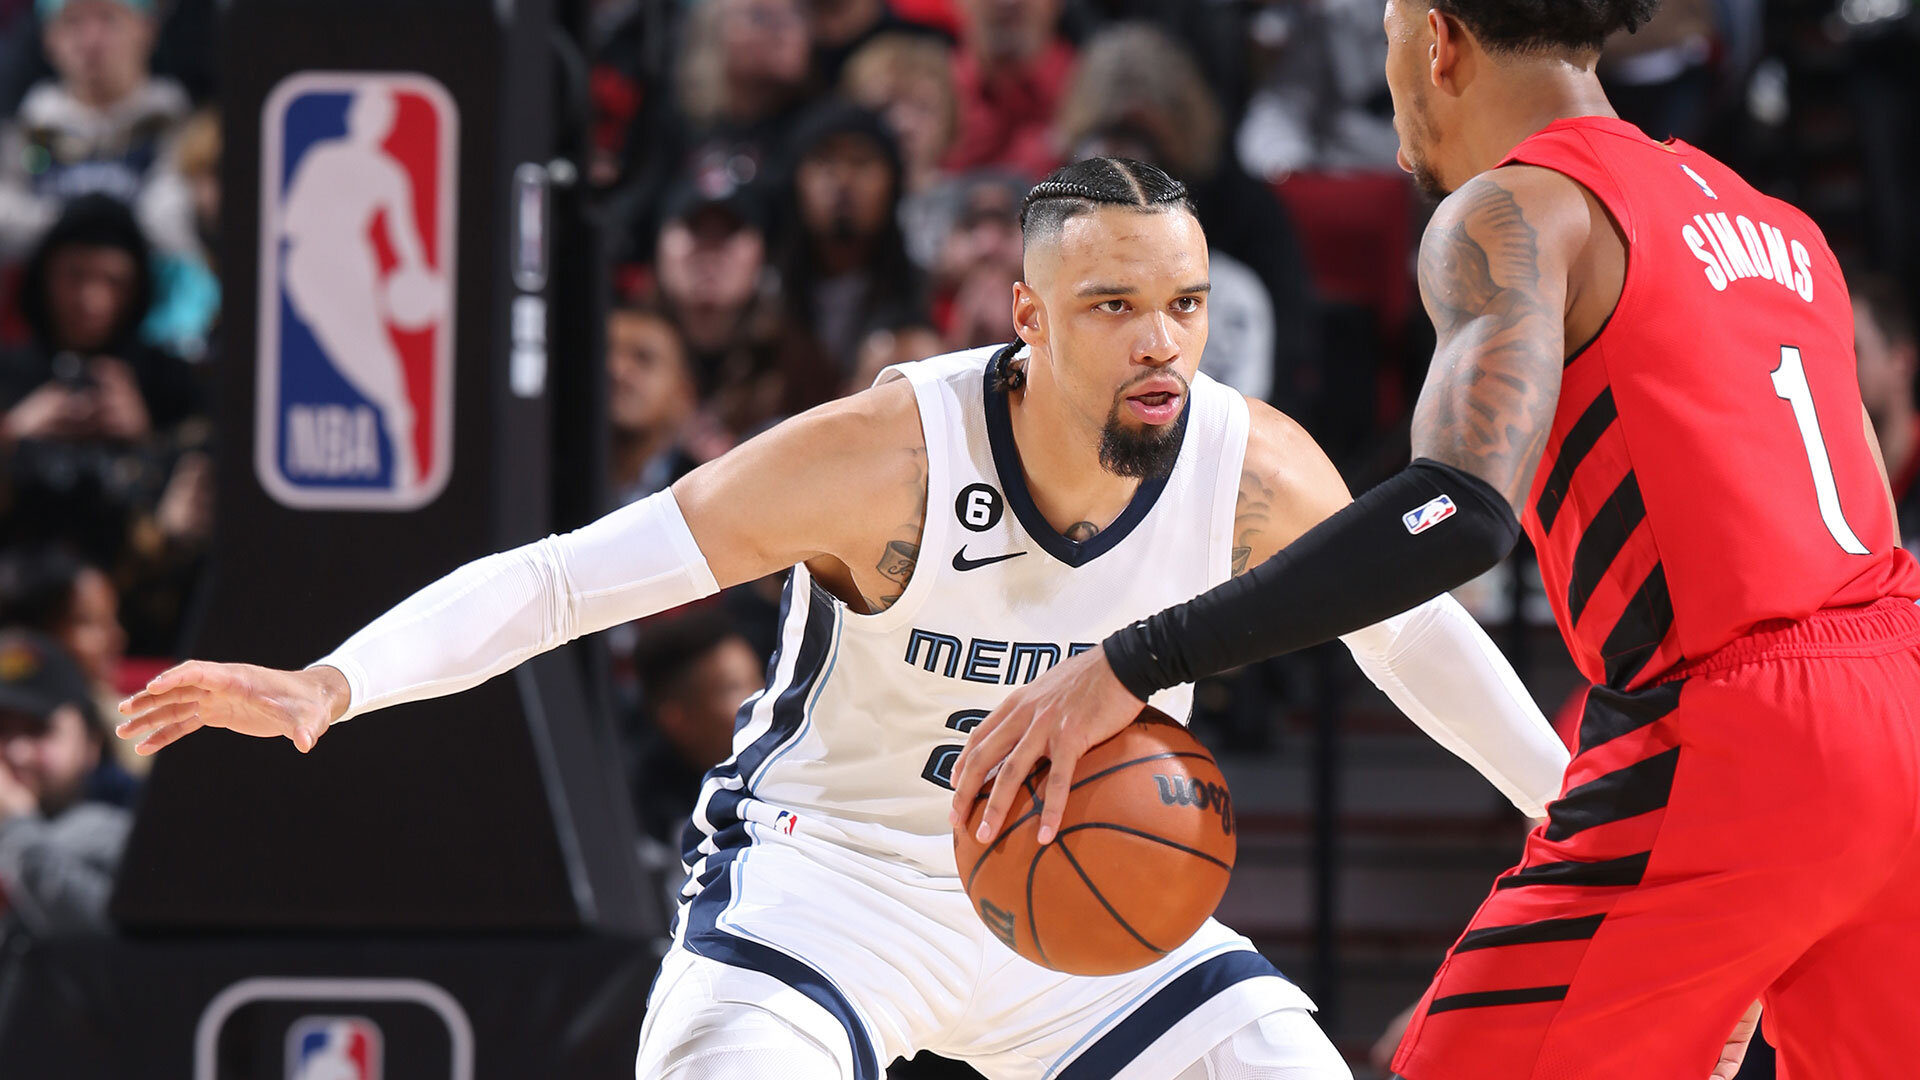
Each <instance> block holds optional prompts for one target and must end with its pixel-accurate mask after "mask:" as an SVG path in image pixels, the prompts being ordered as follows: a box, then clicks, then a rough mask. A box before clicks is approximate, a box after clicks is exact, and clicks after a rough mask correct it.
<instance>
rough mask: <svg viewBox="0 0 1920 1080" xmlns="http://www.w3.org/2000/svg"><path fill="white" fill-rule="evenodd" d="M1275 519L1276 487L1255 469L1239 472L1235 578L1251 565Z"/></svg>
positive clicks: (1235, 519)
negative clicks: (1256, 545)
mask: <svg viewBox="0 0 1920 1080" xmlns="http://www.w3.org/2000/svg"><path fill="white" fill-rule="evenodd" d="M1272 519H1273V485H1272V484H1269V483H1268V482H1267V479H1266V477H1264V476H1262V475H1260V473H1258V472H1256V471H1254V470H1253V469H1242V470H1241V472H1240V498H1239V501H1238V503H1237V505H1236V509H1235V510H1234V513H1233V576H1234V577H1239V576H1240V575H1241V574H1244V573H1246V572H1247V568H1248V567H1249V566H1251V565H1252V559H1253V547H1254V544H1255V543H1256V542H1257V541H1258V538H1259V537H1260V535H1261V534H1262V533H1264V532H1266V531H1267V528H1268V526H1269V525H1271V524H1272Z"/></svg>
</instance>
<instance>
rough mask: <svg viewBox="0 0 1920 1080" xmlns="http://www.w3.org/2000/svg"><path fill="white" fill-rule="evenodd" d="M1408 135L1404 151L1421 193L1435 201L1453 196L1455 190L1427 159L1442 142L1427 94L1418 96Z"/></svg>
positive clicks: (1404, 140) (1405, 138)
mask: <svg viewBox="0 0 1920 1080" xmlns="http://www.w3.org/2000/svg"><path fill="white" fill-rule="evenodd" d="M1406 126H1407V135H1406V137H1404V138H1402V139H1401V140H1400V147H1401V148H1400V152H1401V153H1402V154H1405V155H1406V158H1407V164H1409V165H1411V166H1413V183H1414V186H1416V187H1418V188H1419V189H1420V193H1421V194H1422V195H1425V196H1426V197H1427V198H1429V199H1432V200H1433V201H1434V202H1439V201H1440V200H1442V199H1444V198H1446V197H1447V196H1449V195H1451V194H1453V189H1452V188H1450V187H1448V186H1447V185H1446V184H1445V183H1444V182H1442V181H1441V179H1440V174H1439V173H1438V172H1436V171H1435V170H1434V168H1433V166H1432V164H1430V163H1429V162H1428V160H1427V154H1426V151H1427V150H1429V149H1431V148H1432V147H1434V146H1436V145H1438V144H1439V142H1440V133H1439V131H1438V130H1436V129H1435V128H1434V124H1433V113H1432V111H1431V110H1429V109H1428V107H1427V98H1426V95H1425V94H1415V95H1414V98H1413V111H1412V115H1410V116H1408V117H1407V125H1406Z"/></svg>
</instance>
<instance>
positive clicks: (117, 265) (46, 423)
mask: <svg viewBox="0 0 1920 1080" xmlns="http://www.w3.org/2000/svg"><path fill="white" fill-rule="evenodd" d="M147 256H148V252H147V245H146V240H145V239H144V238H143V237H142V236H141V233H140V229H139V226H138V225H137V224H135V222H134V220H133V216H132V214H131V212H130V211H128V209H127V208H126V207H125V206H123V205H122V204H120V203H119V202H117V201H115V200H113V199H111V198H109V197H106V196H101V195H91V196H86V197H83V198H81V199H77V200H75V201H74V202H73V204H72V205H70V206H69V207H68V208H67V210H66V212H65V213H64V214H63V215H62V216H61V218H60V220H59V222H57V223H56V224H55V225H54V227H53V228H52V230H50V231H49V232H48V233H47V234H46V236H45V237H44V238H43V240H42V241H41V244H40V246H39V248H38V249H37V250H36V251H35V253H34V255H33V258H32V260H31V261H30V262H29V263H28V265H27V269H26V273H25V275H24V276H23V278H22V280H21V287H20V307H21V309H22V311H23V313H24V315H25V317H26V321H27V323H28V325H29V326H30V327H31V328H32V339H31V340H30V341H29V342H28V343H27V344H26V345H25V346H23V347H21V348H19V349H15V350H12V351H10V352H7V353H4V354H0V410H4V414H3V415H0V447H4V448H7V449H10V450H11V451H12V461H11V470H10V471H11V473H12V478H13V485H12V497H13V505H12V507H11V512H10V513H9V514H8V515H7V517H6V521H5V526H6V527H5V529H4V530H0V531H5V532H7V533H10V534H12V536H13V538H14V539H16V540H18V539H42V540H46V539H59V540H65V541H68V542H71V543H73V544H74V545H76V546H77V547H78V548H79V549H80V550H81V551H82V552H83V553H84V554H85V555H86V556H87V557H88V558H90V559H92V560H94V561H95V562H98V563H100V564H101V565H105V566H109V567H116V566H118V564H119V563H120V562H121V560H122V558H123V557H125V556H126V555H128V554H129V549H128V547H127V542H128V539H129V537H130V535H131V530H132V528H133V527H134V525H135V524H136V523H137V522H138V521H139V520H140V519H141V517H142V516H143V515H151V514H153V513H155V512H156V511H157V510H158V509H159V508H160V506H161V505H162V503H163V501H164V500H163V495H164V493H165V491H166V489H167V487H168V484H169V482H170V478H172V477H173V473H174V469H175V459H176V458H177V457H178V456H179V454H180V452H181V451H182V450H183V449H185V448H188V447H190V446H191V444H192V443H193V442H194V441H195V440H197V439H204V437H205V431H204V422H199V423H193V422H190V421H193V420H194V418H195V417H196V414H197V409H198V400H197V387H196V386H195V383H194V379H193V376H192V373H191V371H190V370H189V369H188V367H187V365H186V364H184V363H183V362H182V361H181V360H180V359H179V358H178V357H175V356H172V355H169V354H167V353H164V352H161V351H159V350H157V349H154V348H152V347H150V346H145V345H142V344H141V343H140V342H139V340H138V337H137V334H136V330H137V329H138V327H139V325H140V323H141V321H142V319H143V317H144V315H145V312H146V310H147V303H148V297H149V296H151V294H152V277H151V273H150V271H149V269H148V262H147ZM187 474H188V475H187V478H186V480H185V481H183V482H189V483H192V484H203V483H205V475H204V469H198V471H197V472H196V467H195V466H188V468H187ZM188 501H189V502H191V501H193V500H188ZM172 524H174V525H177V526H197V525H201V524H204V523H203V522H189V521H184V520H176V521H174V522H173V523H172Z"/></svg>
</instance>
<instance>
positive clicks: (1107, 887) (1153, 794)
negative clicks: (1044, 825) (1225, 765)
mask: <svg viewBox="0 0 1920 1080" xmlns="http://www.w3.org/2000/svg"><path fill="white" fill-rule="evenodd" d="M1074 773H1075V778H1074V781H1073V789H1072V794H1071V795H1070V796H1068V799H1067V808H1066V816H1065V817H1063V818H1062V819H1061V822H1060V831H1059V834H1058V835H1057V836H1055V837H1054V840H1053V842H1052V843H1050V844H1048V845H1046V846H1045V847H1042V846H1040V844H1039V842H1038V840H1037V835H1038V833H1039V828H1040V812H1039V809H1038V808H1037V807H1036V806H1035V805H1034V801H1035V800H1034V793H1035V792H1039V791H1044V790H1045V787H1046V777H1047V766H1046V763H1045V762H1042V763H1041V764H1040V766H1039V767H1038V768H1036V769H1035V770H1034V771H1033V773H1032V775H1030V776H1028V777H1027V779H1026V782H1025V783H1024V784H1023V785H1022V787H1023V789H1024V790H1023V791H1022V793H1021V794H1020V796H1019V797H1018V798H1016V799H1015V800H1014V804H1013V807H1012V809H1011V810H1010V811H1009V812H1008V815H1007V826H1006V828H1004V829H1002V830H1001V832H1000V835H999V836H998V837H996V838H995V839H994V841H993V842H992V843H991V844H982V843H980V842H979V841H978V840H976V839H974V830H975V829H977V828H979V825H980V814H981V813H982V811H983V810H984V809H985V807H986V805H987V796H986V793H985V792H982V793H981V794H980V796H979V797H978V798H976V799H975V800H974V804H973V812H972V814H971V815H970V818H969V820H968V821H967V823H966V824H965V826H964V827H963V828H961V829H959V830H957V831H956V832H955V833H954V838H953V853H954V860H955V862H956V864H957V865H958V866H959V870H960V877H961V880H962V881H964V882H965V883H966V887H967V896H968V898H969V899H971V900H972V901H973V910H974V913H975V914H977V915H979V916H980V918H981V920H982V921H983V922H985V923H986V924H987V928H988V929H989V930H991V931H992V932H993V934H994V936H995V937H997V938H999V939H1000V940H1001V941H1003V942H1005V943H1006V944H1007V946H1008V947H1009V948H1011V949H1013V950H1014V951H1015V952H1017V953H1019V954H1020V955H1021V956H1024V957H1026V958H1027V959H1029V960H1031V961H1033V962H1034V963H1036V964H1040V965H1042V966H1044V967H1049V968H1052V969H1053V970H1055V971H1061V972H1066V973H1067V974H1070V975H1117V974H1120V973H1121V972H1126V971H1133V970H1135V969H1137V968H1142V967H1145V966H1146V965H1148V964H1151V963H1153V962H1154V961H1155V960H1158V959H1160V957H1162V956H1165V955H1166V954H1167V953H1168V952H1169V951H1171V950H1173V949H1175V948H1177V947H1178V946H1180V945H1181V944H1183V943H1185V942H1186V940H1187V939H1188V938H1189V937H1192V936H1193V933H1194V931H1196V930H1198V929H1200V925H1201V924H1202V923H1204V922H1206V921H1207V918H1208V916H1210V915H1212V914H1213V910H1214V908H1215V907H1217V906H1218V905H1219V903H1220V897H1221V895H1222V894H1224V893H1225V892H1226V889H1227V878H1228V877H1229V876H1230V875H1231V874H1232V872H1233V857H1234V848H1235V843H1234V826H1233V800H1232V799H1231V798H1230V797H1229V796H1228V794H1227V783H1226V780H1225V778H1224V777H1222V776H1221V774H1220V767H1219V765H1217V764H1215V763H1214V760H1213V755H1212V754H1209V753H1208V752H1207V749H1206V747H1204V746H1202V745H1200V743H1199V741H1198V740H1196V739H1195V738H1194V737H1193V736H1192V735H1191V734H1189V733H1188V732H1187V729H1186V728H1184V727H1182V726H1181V725H1179V724H1177V723H1175V722H1174V721H1173V720H1171V719H1169V718H1168V717H1167V716H1166V714H1164V713H1162V712H1160V711H1159V710H1157V709H1153V708H1147V709H1144V710H1142V711H1141V713H1140V716H1139V718H1138V719H1136V720H1135V721H1134V722H1133V724H1132V725H1131V726H1129V727H1128V728H1127V729H1126V730H1124V731H1122V732H1120V733H1119V734H1118V735H1115V736H1114V737H1113V738H1111V739H1108V740H1107V741H1106V742H1103V743H1101V744H1100V745H1098V746H1096V747H1094V748H1093V749H1092V750H1089V751H1088V752H1087V754H1086V756H1085V757H1082V758H1081V759H1080V762H1079V764H1078V765H1077V766H1075V769H1074Z"/></svg>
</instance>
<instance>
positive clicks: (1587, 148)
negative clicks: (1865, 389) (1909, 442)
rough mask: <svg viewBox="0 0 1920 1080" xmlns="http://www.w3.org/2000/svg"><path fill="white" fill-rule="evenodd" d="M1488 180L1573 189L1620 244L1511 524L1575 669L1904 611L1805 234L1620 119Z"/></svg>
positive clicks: (1676, 148) (1735, 184) (1591, 126)
mask: <svg viewBox="0 0 1920 1080" xmlns="http://www.w3.org/2000/svg"><path fill="white" fill-rule="evenodd" d="M1501 164H1503V165H1505V164H1524V165H1536V166H1540V167H1542V168H1547V169H1552V170H1554V171H1556V172H1559V173H1562V174H1565V175H1566V176H1569V177H1571V178H1572V179H1574V180H1576V181H1578V182H1579V183H1580V184H1582V185H1583V186H1585V187H1586V188H1587V190H1588V191H1590V192H1592V193H1593V195H1594V196H1595V197H1596V198H1598V199H1599V200H1600V202H1601V203H1602V204H1604V205H1605V206H1606V208H1607V210H1608V211H1609V212H1611V213H1612V215H1613V218H1614V220H1615V221H1616V222H1618V223H1619V225H1620V228H1621V230H1622V232H1623V233H1624V234H1625V236H1626V241H1627V271H1626V282H1625V285H1624V286H1623V288H1622V290H1621V293H1620V303H1619V305H1618V306H1617V307H1616V308H1615V309H1614V313H1613V316H1612V318H1611V319H1609V320H1608V322H1607V324H1606V325H1605V326H1604V327H1603V328H1602V329H1601V331H1600V333H1599V334H1598V335H1597V336H1596V337H1595V338H1594V340H1593V341H1591V342H1589V343H1588V344H1587V345H1586V346H1585V347H1584V348H1582V349H1580V350H1579V352H1577V353H1576V354H1575V355H1574V356H1573V358H1572V359H1570V360H1568V361H1567V366H1566V370H1565V372H1564V374H1563V376H1562V382H1561V387H1560V401H1559V406H1558V409H1557V411H1556V412H1555V414H1554V419H1553V431H1552V434H1551V436H1550V438H1549V439H1548V442H1547V447H1546V452H1545V454H1544V456H1543V457H1542V458H1541V460H1540V467H1539V471H1538V473H1537V474H1536V475H1535V477H1534V482H1533V490H1532V492H1531V493H1530V494H1529V496H1528V505H1527V507H1526V508H1525V512H1524V513H1523V514H1522V519H1521V520H1522V524H1523V525H1525V527H1526V530H1527V535H1528V536H1529V537H1531V538H1532V540H1533V544H1534V547H1535V548H1536V549H1537V550H1538V552H1539V556H1540V571H1541V578H1542V579H1543V581H1544V582H1545V584H1546V590H1547V596H1548V598H1549V599H1550V600H1551V601H1552V603H1553V610H1554V615H1555V617H1556V618H1557V619H1558V621H1559V624H1560V630H1561V633H1562V634H1564V635H1565V637H1566V640H1567V647H1568V648H1569V649H1570V650H1571V651H1572V653H1573V657H1574V660H1575V662H1576V663H1578V664H1579V666H1580V670H1581V671H1582V672H1583V673H1584V674H1585V675H1586V676H1587V677H1588V678H1589V679H1592V680H1593V681H1594V682H1597V683H1604V684H1606V685H1608V686H1612V687H1615V688H1617V689H1630V688H1634V687H1638V686H1643V685H1645V684H1647V683H1649V682H1651V681H1653V680H1654V679H1656V678H1658V677H1659V676H1660V675H1661V674H1662V673H1663V672H1666V671H1669V670H1671V669H1672V668H1674V667H1675V666H1676V665H1678V664H1680V663H1682V662H1683V661H1685V660H1688V659H1698V658H1701V657H1704V656H1707V655H1708V654H1710V653H1712V652H1714V651H1716V650H1718V649H1719V648H1721V647H1722V646H1724V645H1726V644H1727V643H1729V642H1730V641H1733V640H1734V639H1735V638H1738V637H1740V636H1741V635H1743V634H1746V633H1747V632H1748V631H1749V630H1751V629H1752V628H1753V627H1754V625H1755V624H1756V623H1760V622H1763V621H1765V620H1769V619H1800V618H1804V617H1806V616H1807V615H1810V614H1812V613H1813V612H1815V611H1818V610H1820V609H1822V608H1832V607H1848V606H1853V605H1859V604H1869V603H1872V602H1874V601H1876V600H1879V599H1881V598H1883V597H1888V596H1895V597H1909V598H1911V597H1920V566H1917V565H1916V564H1915V562H1914V559H1913V557H1912V556H1911V555H1909V554H1907V553H1906V552H1905V551H1903V550H1901V548H1900V544H1899V538H1898V534H1897V530H1896V527H1895V525H1894V521H1893V515H1892V512H1891V510H1890V508H1889V506H1888V501H1887V493H1886V488H1885V485H1884V484H1883V483H1882V481H1881V478H1880V471H1879V469H1878V467H1877V466H1876V465H1875V464H1874V460H1873V455H1872V452H1871V450H1870V449H1869V448H1868V445H1867V438H1866V435H1865V433H1864V431H1863V429H1862V424H1861V415H1862V414H1861V407H1860V390H1859V384H1858V383H1857V382H1856V381H1855V375H1854V357H1853V308H1852V304H1851V302H1850V301H1849V299H1848V297H1847V288H1846V283H1845V281H1843V280H1842V278H1841V275H1840V268H1839V265H1838V263H1837V262H1836V261H1835V260H1834V257H1833V253H1832V252H1831V251H1830V250H1829V249H1828V247H1827V243H1826V240H1825V238H1824V237H1822V236H1821V234H1820V230H1819V229H1817V228H1815V227H1814V224H1813V222H1812V221H1811V220H1810V219H1808V218H1807V216H1806V215H1805V214H1802V213H1801V212H1800V211H1798V210H1796V209H1794V208H1793V207H1791V206H1789V205H1787V204H1786V203H1783V202H1781V201H1779V200H1777V199H1772V198H1769V197H1767V196H1765V195H1762V194H1760V193H1759V192H1757V191H1755V190H1754V189H1753V188H1752V187H1749V186H1748V185H1747V184H1746V182H1745V181H1743V180H1741V179H1740V177H1739V176H1737V175H1735V174H1734V173H1733V171H1732V170H1730V169H1728V168H1727V167H1726V166H1725V165H1722V164H1721V163H1720V162H1718V161H1715V160H1714V159H1713V158H1711V157H1708V156H1707V155H1706V154H1703V153H1701V152H1700V151H1698V150H1696V149H1694V148H1693V147H1691V146H1688V145H1686V144H1685V143H1682V142H1679V141H1670V142H1666V143H1658V142H1654V141H1653V140H1651V139H1649V138H1647V137H1646V136H1645V135H1643V134H1641V133H1640V131H1639V130H1638V129H1637V128H1635V127H1633V126H1632V125H1631V124H1627V123H1624V122H1622V121H1619V120H1613V119H1606V118H1601V117H1580V118H1576V119H1570V120H1561V121H1557V122H1555V123H1553V124H1550V125H1548V126H1547V127H1546V128H1544V129H1543V130H1541V131H1540V132H1539V133H1537V134H1535V135H1534V136H1533V137H1531V138H1529V139H1527V140H1526V141H1525V142H1523V143H1521V144H1520V145H1519V146H1518V147H1517V148H1515V150H1514V151H1513V153H1512V154H1511V155H1510V156H1509V157H1508V158H1507V159H1506V161H1504V162H1502V163H1501Z"/></svg>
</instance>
